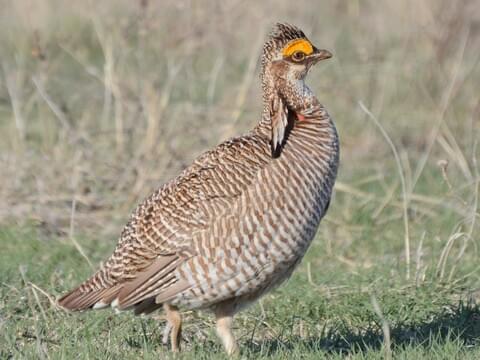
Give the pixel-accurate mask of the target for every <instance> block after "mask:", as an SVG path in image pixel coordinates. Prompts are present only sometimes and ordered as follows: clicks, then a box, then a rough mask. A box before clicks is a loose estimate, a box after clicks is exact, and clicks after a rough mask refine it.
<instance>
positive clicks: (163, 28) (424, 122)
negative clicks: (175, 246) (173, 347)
mask: <svg viewBox="0 0 480 360" xmlns="http://www.w3.org/2000/svg"><path fill="white" fill-rule="evenodd" d="M275 21H289V22H291V23H294V24H298V25H299V26H301V27H302V28H303V29H304V30H305V32H306V33H307V35H308V36H309V37H310V39H311V40H312V41H313V42H314V44H315V45H316V46H317V47H319V48H326V49H328V50H331V51H332V52H333V54H334V58H332V59H331V60H329V61H325V62H323V63H321V64H319V65H318V66H317V67H316V68H315V69H313V70H312V71H311V74H310V75H309V77H308V81H307V82H308V83H309V84H310V86H311V88H312V89H313V90H314V92H315V93H316V94H318V97H319V99H320V101H321V102H322V103H323V104H324V105H325V106H326V108H327V109H328V111H329V112H330V113H331V115H332V116H333V118H334V119H335V122H336V125H337V128H338V132H339V134H340V144H341V165H340V170H339V177H338V181H337V184H336V187H335V193H334V197H333V199H332V202H331V206H330V210H329V212H328V214H327V216H326V218H325V219H324V220H323V221H322V224H321V226H320V228H319V231H318V234H317V236H316V238H315V240H314V241H313V243H312V246H311V248H310V249H309V251H308V253H307V255H306V257H305V259H304V261H303V262H302V264H301V265H300V267H299V268H298V270H297V271H296V272H295V273H294V275H293V276H292V278H291V279H290V280H289V281H288V282H287V283H285V284H284V285H283V286H282V287H280V288H279V289H277V290H275V291H273V292H272V293H270V294H268V295H267V296H265V297H264V298H263V299H262V300H261V301H260V302H259V303H257V304H256V305H254V306H252V307H250V308H249V309H248V310H246V311H245V312H243V313H241V314H240V315H239V316H238V317H237V318H236V321H235V333H236V334H237V336H238V338H239V344H240V348H241V355H242V357H244V358H249V359H257V358H260V359H264V358H265V359H270V358H273V359H323V358H328V359H343V358H348V359H384V358H387V359H389V358H395V359H457V358H458V359H478V358H480V308H479V307H478V305H477V303H478V296H479V290H480V263H479V261H478V259H479V249H478V241H479V236H478V231H479V228H480V227H479V223H480V222H479V221H480V219H479V206H478V203H479V182H480V175H479V173H480V166H479V164H478V160H477V158H478V156H479V152H480V150H479V148H478V145H477V144H478V139H480V123H479V121H478V119H479V114H480V98H479V94H478V84H479V83H480V66H479V62H478V60H479V55H478V48H480V26H479V24H480V13H479V11H478V9H477V6H475V1H468V0H466V1H453V2H452V1H444V0H443V1H433V0H430V1H429V0H427V1H424V2H421V3H418V2H416V1H413V0H408V1H404V2H383V3H381V4H379V3H378V2H375V1H373V0H372V1H362V2H360V1H348V2H347V1H344V2H342V1H338V2H335V3H330V4H328V3H326V2H322V3H321V4H320V5H319V4H317V2H314V1H295V3H288V2H285V3H284V4H282V5H281V6H280V5H279V2H274V1H273V0H272V1H264V2H257V3H251V4H249V6H246V5H245V3H244V2H242V1H238V0H232V1H218V2H213V1H212V2H207V1H204V2H187V1H185V2H181V1H180V2H178V1H165V2H161V3H158V4H157V3H153V2H149V1H138V2H133V1H127V0H125V1H115V2H113V1H104V2H102V3H101V4H98V5H95V6H93V5H88V4H87V5H82V4H80V3H79V4H72V5H69V7H68V8H67V7H66V6H65V5H64V3H63V2H62V1H56V0H43V1H37V2H32V1H27V0H21V1H16V2H11V3H9V4H6V9H5V11H3V12H2V13H0V22H1V23H2V27H3V29H4V31H2V32H1V33H0V48H2V53H1V54H0V65H1V68H0V169H1V170H0V358H2V359H3V358H7V359H9V358H12V359H18V358H27V359H37V358H48V359H50V358H53V359H57V358H62V359H63V358H64V359H70V358H80V359H84V358H85V359H87V358H88V359H92V358H101V359H105V358H106V359H118V358H122V359H137V358H145V359H158V358H165V357H167V358H168V357H171V358H173V357H174V356H172V355H171V354H170V352H169V351H168V348H167V347H165V346H164V345H162V344H161V337H162V330H163V325H164V320H163V319H162V314H161V313H158V314H156V315H154V316H153V317H134V316H133V315H132V314H131V313H128V312H125V313H120V314H115V313H114V312H113V311H111V310H102V311H96V312H87V313H80V314H78V313H75V314H69V313H66V312H64V311H63V310H61V309H58V308H57V307H56V306H55V299H56V298H57V297H58V296H60V294H62V293H64V292H65V291H66V290H68V289H71V288H72V287H73V286H75V285H77V284H78V283H79V282H81V281H82V280H84V279H85V278H86V277H87V276H89V275H90V274H91V273H92V272H93V271H94V269H96V268H97V267H98V266H99V264H100V263H101V261H104V260H105V258H106V257H107V256H108V255H109V254H110V253H111V251H112V249H113V247H114V246H115V243H116V240H117V238H118V235H119V233H120V231H121V229H122V225H123V224H124V223H125V222H126V221H127V219H128V215H129V213H130V212H131V211H132V209H133V208H134V207H135V205H136V204H137V203H138V202H139V201H141V199H142V198H144V197H145V196H146V195H148V194H149V193H150V192H151V191H153V190H154V189H156V188H157V187H158V186H160V185H161V184H162V183H163V182H164V181H166V180H168V179H169V178H171V177H172V176H175V175H176V174H177V173H178V172H179V171H180V170H181V169H182V168H184V167H185V166H186V165H188V164H189V162H191V161H192V159H194V158H195V156H198V155H199V154H200V153H201V152H202V151H204V150H206V149H208V148H211V147H212V146H214V145H215V144H217V143H218V142H220V141H222V140H223V139H225V138H228V137H229V136H232V135H235V134H240V133H242V132H245V131H247V130H248V129H249V128H250V127H252V126H253V124H254V123H255V122H256V121H258V119H259V114H260V111H261V97H260V87H259V80H258V57H259V54H260V51H261V45H262V41H263V39H264V35H265V34H264V33H265V31H267V29H268V28H269V27H270V26H271V24H272V23H274V22H275ZM183 340H184V343H183V348H184V352H183V353H182V354H181V355H180V356H179V357H178V358H182V359H183V358H184V359H212V358H213V359H216V358H218V359H222V358H225V355H224V353H223V350H222V348H221V345H220V342H219V340H218V339H217V337H216V335H215V332H214V326H213V318H212V316H211V315H210V314H208V313H205V312H185V326H184V332H183Z"/></svg>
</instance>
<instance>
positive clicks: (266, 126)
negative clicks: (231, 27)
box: [59, 24, 339, 346]
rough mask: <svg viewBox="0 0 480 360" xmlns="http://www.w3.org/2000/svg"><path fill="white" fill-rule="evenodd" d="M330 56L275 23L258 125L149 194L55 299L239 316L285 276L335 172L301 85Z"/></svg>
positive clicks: (327, 128)
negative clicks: (84, 273) (103, 256)
mask: <svg viewBox="0 0 480 360" xmlns="http://www.w3.org/2000/svg"><path fill="white" fill-rule="evenodd" d="M329 57H331V54H330V53H329V52H328V51H327V50H319V49H317V48H316V47H315V46H314V45H313V44H312V43H311V42H310V41H309V40H308V39H307V37H306V36H305V34H304V33H303V32H302V31H301V30H300V29H298V28H297V27H295V26H292V25H288V24H277V25H276V26H275V28H274V30H273V32H272V33H271V34H270V35H269V36H268V39H267V41H266V43H265V45H264V49H263V55H262V70H261V81H262V89H263V104H264V107H263V113H262V117H261V120H260V121H259V123H258V124H257V125H256V126H255V127H254V128H253V129H252V130H251V131H250V132H248V133H247V134H245V135H242V136H239V137H236V138H233V139H230V140H227V141H225V142H223V143H221V144H220V145H218V146H217V147H215V148H214V149H212V150H210V151H207V152H206V153H204V154H203V155H201V156H200V157H198V158H197V159H196V160H195V161H194V162H193V164H192V165H190V166H189V167H188V168H186V169H185V170H184V171H183V172H182V173H181V174H180V175H178V176H177V177H176V178H174V179H172V180H171V181H169V182H168V183H166V184H164V185H163V186H162V187H160V189H158V190H157V191H156V192H154V193H153V194H152V195H151V196H150V197H148V198H147V199H146V200H145V201H143V202H142V203H141V204H140V205H139V206H138V207H137V208H136V209H135V211H134V212H133V214H132V216H131V218H130V220H129V222H128V223H127V225H126V226H125V228H124V229H123V232H122V233H121V237H120V240H119V243H118V245H117V247H116V249H115V251H114V252H113V254H112V256H111V257H110V258H109V259H108V260H107V261H106V262H105V264H104V265H103V266H102V268H101V269H100V270H98V271H97V273H95V274H94V275H93V276H92V277H91V278H90V279H88V280H87V281H85V282H84V283H83V284H81V285H80V286H79V287H78V288H76V289H74V290H72V291H71V292H69V293H68V294H66V295H65V296H64V297H62V298H61V299H60V300H59V304H60V305H61V306H63V307H64V308H67V309H71V310H83V309H88V308H102V307H107V306H113V307H116V308H118V309H120V310H122V309H134V310H135V312H136V313H142V312H143V313H149V312H151V311H153V310H155V309H157V308H159V307H160V306H162V304H169V305H171V306H178V307H180V308H186V309H195V308H211V309H212V310H215V309H216V308H218V307H219V306H222V308H223V307H225V308H228V309H229V311H230V312H231V313H233V314H234V313H235V312H237V311H238V310H239V309H241V308H242V307H243V306H245V305H247V304H249V303H251V302H253V301H255V300H256V299H258V298H259V297H260V296H261V295H263V294H264V293H265V292H266V291H268V290H270V289H272V288H273V287H275V286H276V285H278V284H280V283H281V282H282V281H283V280H285V279H286V278H288V277H289V276H290V275H291V273H292V271H293V270H294V269H295V267H296V266H297V265H298V264H299V262H300V261H301V259H302V257H303V256H304V254H305V252H306V251H307V249H308V247H309V245H310V243H311V241H312V239H313V237H314V236H315V233H316V231H317V228H318V226H319V223H320V220H321V219H322V217H323V216H324V215H325V213H326V211H327V209H328V205H329V202H330V197H331V194H332V188H333V185H334V182H335V177H336V174H337V167H338V161H339V144H338V137H337V132H336V129H335V126H334V124H333V122H332V119H331V118H330V116H329V114H328V113H327V111H326V110H325V108H324V107H323V105H321V104H320V102H319V101H318V100H317V98H316V97H315V95H314V94H313V92H312V91H311V90H310V88H309V87H308V86H307V85H306V84H305V81H304V80H305V77H306V75H307V73H308V70H309V69H310V67H311V66H313V65H314V64H316V63H317V62H319V61H320V60H323V59H327V58H329ZM227 342H228V341H227ZM226 346H227V345H226Z"/></svg>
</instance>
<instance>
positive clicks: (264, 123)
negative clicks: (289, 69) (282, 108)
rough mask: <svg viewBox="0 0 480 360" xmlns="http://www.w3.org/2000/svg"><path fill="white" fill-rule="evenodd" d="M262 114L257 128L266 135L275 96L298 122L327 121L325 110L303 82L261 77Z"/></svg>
mask: <svg viewBox="0 0 480 360" xmlns="http://www.w3.org/2000/svg"><path fill="white" fill-rule="evenodd" d="M262 80H263V81H262V90H263V112H262V119H261V121H260V122H259V124H258V128H259V129H260V130H262V131H265V132H266V133H268V131H269V129H270V125H271V119H270V114H271V113H272V111H271V110H272V109H271V106H272V103H273V98H274V97H275V96H280V97H281V98H282V99H283V100H284V102H285V103H286V104H287V107H288V110H289V112H294V113H295V114H296V115H297V118H298V121H327V119H325V109H324V107H323V106H322V104H320V102H319V101H318V99H317V97H316V96H315V94H314V93H313V92H312V90H311V89H310V88H309V87H308V86H307V85H306V84H305V82H304V81H303V80H289V79H283V78H280V79H279V78H277V79H276V81H275V82H274V81H273V77H271V76H263V78H262Z"/></svg>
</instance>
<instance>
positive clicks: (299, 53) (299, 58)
mask: <svg viewBox="0 0 480 360" xmlns="http://www.w3.org/2000/svg"><path fill="white" fill-rule="evenodd" d="M292 59H293V61H302V60H303V59H305V53H304V52H303V51H295V52H294V53H293V54H292Z"/></svg>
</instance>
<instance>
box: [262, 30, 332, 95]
mask: <svg viewBox="0 0 480 360" xmlns="http://www.w3.org/2000/svg"><path fill="white" fill-rule="evenodd" d="M331 57H332V54H331V53H330V52H329V51H328V50H320V49H318V48H317V47H315V46H314V45H313V44H312V43H311V42H310V40H308V38H307V37H306V36H305V34H304V33H303V31H302V30H300V29H299V28H298V27H296V26H294V25H289V24H281V23H280V24H276V25H275V27H274V29H273V31H272V32H271V33H270V35H269V36H268V38H267V41H266V42H265V45H264V46H263V54H262V79H263V81H264V82H273V83H274V84H275V85H277V86H278V85H279V84H278V82H282V81H287V82H288V81H298V80H301V81H303V80H304V79H305V76H306V75H307V73H308V70H309V69H310V68H311V67H312V66H313V65H315V64H316V63H317V62H319V61H321V60H324V59H328V58H331Z"/></svg>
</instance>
